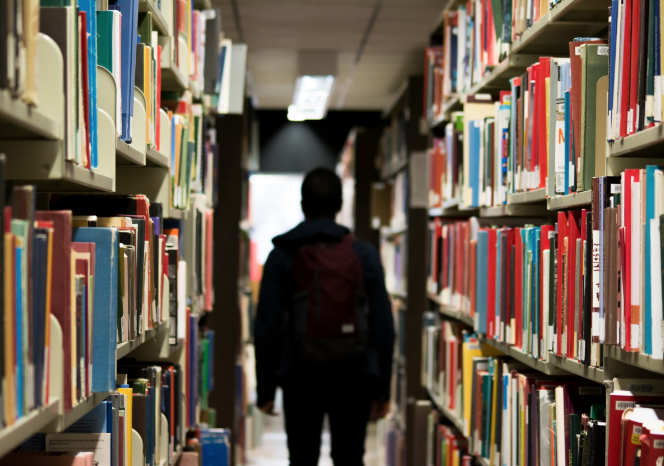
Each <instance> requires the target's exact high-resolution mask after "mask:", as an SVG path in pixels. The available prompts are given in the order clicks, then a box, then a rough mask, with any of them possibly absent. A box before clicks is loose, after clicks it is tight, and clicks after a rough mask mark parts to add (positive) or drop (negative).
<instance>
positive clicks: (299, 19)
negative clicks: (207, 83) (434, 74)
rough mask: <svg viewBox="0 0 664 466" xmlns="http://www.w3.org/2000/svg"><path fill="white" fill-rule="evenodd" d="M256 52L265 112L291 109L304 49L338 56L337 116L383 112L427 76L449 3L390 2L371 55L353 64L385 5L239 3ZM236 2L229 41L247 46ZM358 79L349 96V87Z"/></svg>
mask: <svg viewBox="0 0 664 466" xmlns="http://www.w3.org/2000/svg"><path fill="white" fill-rule="evenodd" d="M235 1H236V2H237V10H238V14H239V22H240V27H241V31H242V35H243V37H244V41H245V42H246V43H247V45H248V48H249V56H248V62H247V63H248V64H247V67H248V71H249V73H248V77H249V79H248V90H249V92H250V93H251V94H252V95H253V96H254V97H255V98H256V99H257V103H258V106H259V108H262V109H286V108H287V107H288V105H289V104H290V103H291V101H292V98H293V90H294V87H295V79H296V77H297V55H298V51H299V50H336V51H337V52H338V72H337V76H336V78H337V79H336V83H335V88H334V90H333V93H332V98H331V100H330V109H335V110H342V109H343V110H382V109H383V108H385V106H387V105H388V104H389V103H390V101H391V100H392V99H393V97H394V95H395V93H396V92H397V90H398V89H399V86H400V85H401V84H402V83H403V82H404V80H405V79H406V77H408V76H409V75H414V74H417V75H421V74H422V72H423V66H424V65H423V50H424V48H425V47H426V46H427V45H428V41H429V35H430V34H431V32H432V31H433V30H434V29H435V27H436V24H437V23H440V17H441V13H442V11H443V0H383V1H382V5H381V7H380V9H379V11H378V16H377V17H376V21H375V24H374V27H373V29H372V31H371V34H370V35H369V37H368V40H367V43H366V46H365V48H364V53H363V54H362V56H361V59H360V61H359V63H358V65H357V67H356V69H355V71H354V72H353V71H352V70H353V68H354V67H353V63H354V62H355V59H356V56H357V54H358V49H359V47H360V44H361V42H362V39H363V37H364V35H365V31H366V30H367V26H368V24H369V22H370V20H371V17H372V15H373V13H374V10H375V8H376V5H377V3H378V2H379V0H235ZM232 2H233V0H212V3H213V5H214V6H220V7H221V17H222V29H223V31H224V35H225V37H228V38H230V39H233V41H234V42H237V41H240V32H239V30H238V25H237V22H236V20H235V15H234V12H233V5H232ZM350 76H352V81H350V83H349V85H348V86H347V89H345V90H346V91H347V92H345V94H346V95H345V98H344V97H343V94H344V87H346V86H344V83H346V81H347V80H348V78H349V77H350Z"/></svg>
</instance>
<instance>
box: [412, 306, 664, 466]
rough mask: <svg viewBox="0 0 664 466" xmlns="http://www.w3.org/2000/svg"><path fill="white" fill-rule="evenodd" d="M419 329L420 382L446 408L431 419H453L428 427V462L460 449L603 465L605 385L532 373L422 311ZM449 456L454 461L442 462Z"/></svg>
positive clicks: (513, 459) (493, 457) (500, 458)
mask: <svg viewBox="0 0 664 466" xmlns="http://www.w3.org/2000/svg"><path fill="white" fill-rule="evenodd" d="M424 332H425V338H424V340H423V345H424V348H423V355H426V358H425V360H424V367H423V375H425V379H426V380H423V382H425V385H424V386H425V387H426V388H427V389H428V390H429V393H430V395H431V397H432V398H433V400H434V401H435V402H436V405H437V408H438V409H439V410H440V411H441V413H442V414H444V416H440V417H438V416H432V417H433V418H434V419H433V420H434V421H435V422H437V421H438V420H441V421H442V420H444V419H447V420H449V421H452V422H453V423H454V427H442V426H440V427H437V426H434V428H433V429H432V432H431V433H430V437H432V438H435V439H437V442H436V449H435V452H436V458H437V462H436V463H434V464H437V465H438V464H440V465H443V464H460V463H459V462H458V460H459V459H461V458H463V456H464V455H466V454H468V455H472V456H476V457H481V458H485V460H487V461H488V464H491V465H498V464H515V463H516V464H538V465H539V464H550V465H564V464H571V465H597V464H605V460H604V458H605V456H604V445H605V443H604V436H605V433H606V429H607V423H606V414H605V413H606V411H607V410H606V396H605V389H604V386H602V385H600V384H597V383H593V382H589V381H587V380H584V379H580V378H578V377H570V376H549V375H545V374H542V373H539V372H532V370H531V369H529V368H528V367H527V366H525V365H523V364H521V363H519V362H516V361H514V360H512V359H510V358H507V357H506V356H504V355H502V354H501V353H500V352H498V351H497V350H495V349H493V348H492V347H490V346H487V345H483V344H482V343H481V342H480V341H479V339H478V337H477V335H476V334H473V333H469V332H467V331H464V330H462V329H461V328H460V327H459V326H458V325H455V324H452V323H450V322H449V321H443V322H442V323H438V322H437V321H436V319H435V318H432V317H431V316H429V317H425V325H424ZM436 380H438V382H436ZM643 382H644V386H645V385H646V384H645V382H647V381H643ZM632 385H634V384H632ZM614 393H616V392H615V391H614ZM618 393H619V392H618ZM628 393H629V392H628ZM612 396H613V395H612ZM652 400H655V398H652ZM611 421H613V418H611ZM614 426H615V427H614ZM614 429H615V431H617V432H620V431H621V425H620V419H618V421H617V422H616V423H615V424H613V423H612V424H611V430H610V432H609V435H612V434H613V433H614ZM441 438H442V439H443V440H442V442H441V441H440V440H439V439H441ZM619 444H620V441H618V442H617V443H616V445H619ZM443 445H447V448H446V449H442V448H441V447H443ZM450 449H451V450H450ZM449 454H453V455H455V456H454V457H455V458H456V459H457V462H455V463H449V462H446V461H445V458H447V455H449ZM456 455H458V456H456ZM609 455H611V452H610V453H609ZM609 457H610V456H609ZM624 464H633V463H624Z"/></svg>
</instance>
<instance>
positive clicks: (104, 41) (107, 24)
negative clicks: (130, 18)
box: [97, 11, 113, 73]
mask: <svg viewBox="0 0 664 466" xmlns="http://www.w3.org/2000/svg"><path fill="white" fill-rule="evenodd" d="M97 64H98V65H100V66H103V67H104V68H106V69H107V70H108V71H110V72H111V73H113V12H112V11H98V12H97Z"/></svg>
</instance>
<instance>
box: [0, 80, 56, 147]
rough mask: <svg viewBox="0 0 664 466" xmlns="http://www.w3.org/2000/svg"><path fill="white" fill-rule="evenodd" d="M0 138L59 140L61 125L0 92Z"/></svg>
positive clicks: (4, 92)
mask: <svg viewBox="0 0 664 466" xmlns="http://www.w3.org/2000/svg"><path fill="white" fill-rule="evenodd" d="M0 121H2V125H0V126H2V128H1V129H0V138H1V139H8V138H10V137H11V138H16V139H51V140H57V139H61V138H62V135H63V128H62V124H61V123H60V122H58V120H56V119H54V118H51V117H49V116H47V115H45V114H44V113H43V112H42V111H40V109H36V108H32V107H30V106H28V105H26V104H25V103H23V102H21V101H20V100H18V99H15V98H13V97H12V96H10V95H9V92H7V91H6V90H4V89H3V90H0Z"/></svg>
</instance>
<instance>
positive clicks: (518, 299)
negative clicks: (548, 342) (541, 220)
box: [512, 228, 523, 349]
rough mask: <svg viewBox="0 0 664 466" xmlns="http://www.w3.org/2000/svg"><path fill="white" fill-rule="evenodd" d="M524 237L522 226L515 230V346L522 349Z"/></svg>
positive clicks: (513, 327)
mask: <svg viewBox="0 0 664 466" xmlns="http://www.w3.org/2000/svg"><path fill="white" fill-rule="evenodd" d="M522 329H523V237H522V236H521V228H516V229H515V231H514V324H513V325H512V334H513V335H514V346H515V347H517V348H519V349H522V343H523V331H522Z"/></svg>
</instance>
